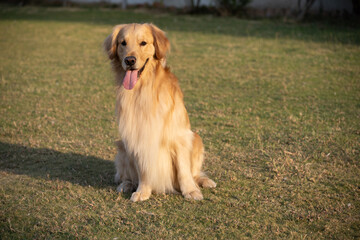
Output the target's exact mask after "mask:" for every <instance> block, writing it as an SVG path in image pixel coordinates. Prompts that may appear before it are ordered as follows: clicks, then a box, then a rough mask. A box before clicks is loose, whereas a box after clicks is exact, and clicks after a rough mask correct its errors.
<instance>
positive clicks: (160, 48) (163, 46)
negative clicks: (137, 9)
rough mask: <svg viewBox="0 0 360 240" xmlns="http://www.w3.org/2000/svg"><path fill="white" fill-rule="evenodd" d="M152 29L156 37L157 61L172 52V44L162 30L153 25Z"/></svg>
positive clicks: (151, 25)
mask: <svg viewBox="0 0 360 240" xmlns="http://www.w3.org/2000/svg"><path fill="white" fill-rule="evenodd" d="M150 27H151V31H152V34H153V37H154V46H155V59H157V60H161V59H163V58H165V56H166V53H167V52H168V51H170V42H169V40H168V39H167V37H166V35H165V33H164V32H163V31H162V30H160V29H159V28H158V27H156V26H155V25H153V24H150Z"/></svg>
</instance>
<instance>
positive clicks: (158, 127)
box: [104, 24, 216, 202]
mask: <svg viewBox="0 0 360 240" xmlns="http://www.w3.org/2000/svg"><path fill="white" fill-rule="evenodd" d="M104 48H105V51H106V53H107V54H108V57H109V59H110V60H111V65H112V68H113V70H114V72H115V79H116V91H117V93H116V95H117V98H116V115H117V123H118V127H119V133H120V139H121V140H120V141H118V142H117V148H118V153H117V155H116V158H115V166H116V171H117V172H116V175H115V181H117V182H119V183H120V185H119V186H118V188H117V190H118V191H119V192H132V191H134V190H135V189H136V191H135V192H133V194H132V196H131V200H132V201H134V202H136V201H143V200H146V199H148V198H149V197H150V195H151V193H152V192H155V193H178V192H181V193H182V195H183V196H184V197H185V198H188V199H195V200H201V199H203V195H202V193H201V191H200V188H199V187H208V188H213V187H215V186H216V184H215V182H214V181H212V180H211V179H209V178H208V177H207V176H206V175H205V174H204V173H203V172H202V171H201V166H202V164H203V161H204V160H203V159H204V147H203V143H202V140H201V138H200V136H199V135H198V134H196V133H194V132H192V131H191V129H190V121H189V117H188V114H187V111H186V109H185V105H184V101H183V93H182V91H181V90H180V87H179V83H178V80H177V78H176V77H175V75H173V74H172V73H171V72H170V70H169V68H168V67H167V66H166V53H167V52H168V51H169V49H170V43H169V40H168V39H167V38H166V36H165V33H164V32H163V31H162V30H160V29H159V28H158V27H156V26H154V25H153V24H123V25H117V26H115V27H114V29H113V32H112V33H111V34H110V35H109V36H108V37H107V38H106V39H105V41H104Z"/></svg>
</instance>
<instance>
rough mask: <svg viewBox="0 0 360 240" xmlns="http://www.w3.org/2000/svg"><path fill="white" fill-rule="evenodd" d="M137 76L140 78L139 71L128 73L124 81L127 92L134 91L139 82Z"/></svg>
mask: <svg viewBox="0 0 360 240" xmlns="http://www.w3.org/2000/svg"><path fill="white" fill-rule="evenodd" d="M137 76H138V70H132V71H126V74H125V77H124V80H123V85H124V88H125V89H127V90H131V89H133V88H134V87H135V84H136V82H137V80H138V78H137Z"/></svg>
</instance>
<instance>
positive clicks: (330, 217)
mask: <svg viewBox="0 0 360 240" xmlns="http://www.w3.org/2000/svg"><path fill="white" fill-rule="evenodd" d="M128 22H153V23H155V24H157V25H158V26H159V27H160V28H162V29H164V30H166V31H167V34H168V37H169V39H170V41H171V43H172V52H171V54H170V56H169V65H170V66H171V69H172V71H173V72H174V73H175V74H176V75H177V76H178V78H179V80H180V85H181V87H182V89H183V91H184V94H185V102H186V106H187V109H188V112H189V116H190V120H191V123H192V128H193V129H194V130H196V131H197V132H198V133H199V134H200V135H201V136H202V137H203V140H204V143H205V146H206V150H207V153H206V163H205V166H204V168H205V170H206V171H207V172H208V174H209V175H210V176H211V177H212V178H213V179H214V180H215V181H216V182H217V183H218V186H217V188H216V189H213V190H208V189H207V190H203V194H204V200H203V201H200V202H194V201H186V200H185V199H184V198H183V197H182V196H180V195H153V196H152V197H151V199H150V200H148V201H145V202H141V203H131V202H130V200H129V198H130V195H128V194H125V195H121V194H118V193H117V192H116V191H115V189H116V185H115V184H114V183H113V181H112V180H113V175H114V173H115V170H114V167H113V162H112V161H113V157H114V155H115V151H116V150H115V147H114V144H113V142H114V140H115V139H116V138H117V134H116V126H115V116H114V103H115V91H114V87H113V75H112V73H111V68H110V65H109V62H108V61H107V59H106V56H105V54H104V53H103V50H102V41H103V40H104V39H105V37H106V36H107V35H108V34H109V33H110V32H111V29H112V27H113V25H115V24H118V23H128ZM349 24H350V22H339V23H328V22H312V23H303V24H293V23H284V22H281V21H268V20H258V21H253V20H241V19H235V18H216V17H212V16H183V15H170V14H160V15H159V14H155V15H154V14H151V13H147V12H141V11H133V12H131V11H127V12H123V11H119V10H105V9H102V10H95V9H61V8H31V7H26V8H10V7H6V6H2V7H1V10H0V31H1V34H0V74H1V76H0V77H1V78H0V97H1V102H0V127H1V130H0V156H1V158H0V238H1V239H113V238H117V239H124V238H127V239H171V238H175V239H243V238H248V239H277V238H282V239H357V238H359V237H360V164H359V159H360V158H359V151H360V144H359V143H360V119H359V118H360V77H359V76H360V28H359V26H357V25H354V24H352V25H349Z"/></svg>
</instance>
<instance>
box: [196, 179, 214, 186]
mask: <svg viewBox="0 0 360 240" xmlns="http://www.w3.org/2000/svg"><path fill="white" fill-rule="evenodd" d="M199 185H200V186H201V187H203V188H214V187H216V183H215V182H214V181H213V180H211V179H210V178H205V179H203V180H202V181H201V183H200V184H199Z"/></svg>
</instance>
